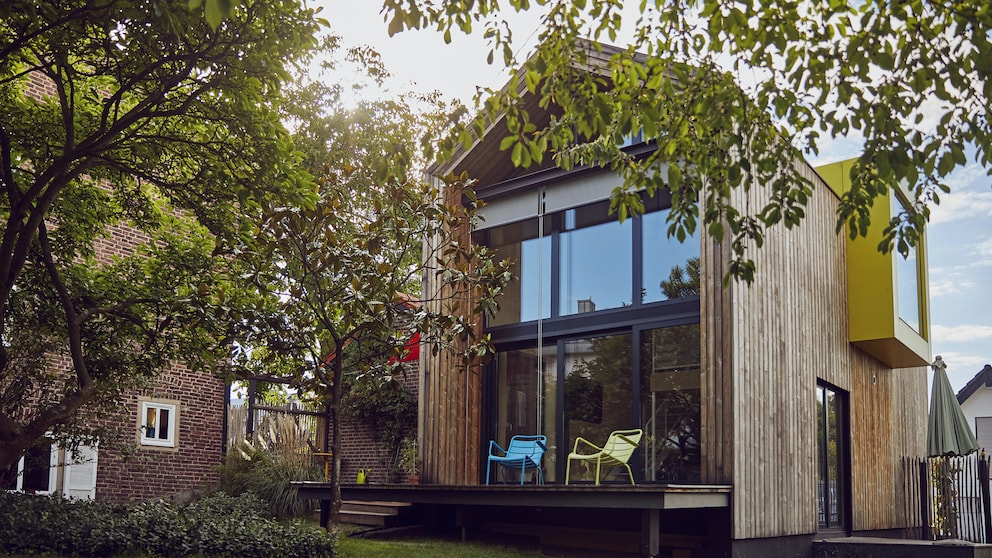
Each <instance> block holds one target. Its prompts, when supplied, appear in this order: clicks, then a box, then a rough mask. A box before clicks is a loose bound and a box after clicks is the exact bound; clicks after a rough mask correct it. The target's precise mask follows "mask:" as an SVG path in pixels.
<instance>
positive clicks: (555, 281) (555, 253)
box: [545, 214, 561, 318]
mask: <svg viewBox="0 0 992 558" xmlns="http://www.w3.org/2000/svg"><path fill="white" fill-rule="evenodd" d="M548 218H551V219H553V220H552V228H551V317H552V318H557V317H560V316H561V299H560V297H561V236H560V227H559V226H558V225H559V224H560V223H559V222H560V220H561V219H560V214H555V215H553V216H548V217H545V219H548Z"/></svg>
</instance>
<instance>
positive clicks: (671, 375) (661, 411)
mask: <svg viewBox="0 0 992 558" xmlns="http://www.w3.org/2000/svg"><path fill="white" fill-rule="evenodd" d="M699 347H700V339H699V324H690V325H684V326H676V327H666V328H660V329H652V330H647V331H644V332H642V333H641V366H640V368H641V424H642V428H643V429H644V439H643V440H642V442H641V445H642V447H643V448H644V480H648V481H668V482H672V481H699V480H700V438H701V426H700V376H699V373H700V358H699V355H700V349H699Z"/></svg>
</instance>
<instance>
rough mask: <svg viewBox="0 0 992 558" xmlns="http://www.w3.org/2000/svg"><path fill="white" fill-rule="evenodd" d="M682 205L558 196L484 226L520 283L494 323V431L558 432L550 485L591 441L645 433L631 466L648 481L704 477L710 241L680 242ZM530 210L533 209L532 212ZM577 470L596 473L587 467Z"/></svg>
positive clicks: (622, 478) (501, 438)
mask: <svg viewBox="0 0 992 558" xmlns="http://www.w3.org/2000/svg"><path fill="white" fill-rule="evenodd" d="M594 178H595V177H593V178H589V177H586V179H585V182H583V181H581V180H577V181H576V182H575V183H574V184H575V185H576V188H577V189H576V190H568V193H569V194H571V197H570V198H568V199H571V200H579V199H583V195H584V194H582V192H580V191H579V190H581V187H583V185H585V186H588V185H590V184H592V185H594V186H596V187H597V188H598V187H599V186H602V184H600V182H602V181H599V182H597V180H594ZM569 184H572V183H569ZM555 186H556V187H557V186H559V185H555ZM559 190H560V191H559ZM565 190H566V188H565V187H564V186H563V187H562V188H559V189H558V190H555V192H558V193H562V192H565ZM597 192H598V190H597ZM590 196H592V194H590ZM549 197H554V198H555V199H556V200H558V202H561V200H562V199H565V198H567V197H568V196H549ZM520 198H521V199H527V196H526V195H523V194H521V196H520ZM542 199H543V198H542ZM585 199H597V198H596V197H594V196H593V197H587V198H585ZM598 199H600V200H601V199H602V198H601V197H600V198H598ZM668 203H669V202H668V198H667V196H665V195H664V193H662V194H661V195H659V196H656V197H654V198H650V199H648V198H646V199H645V208H646V213H645V214H644V215H640V216H637V217H634V218H631V219H627V220H625V221H624V222H623V223H620V222H619V220H618V219H617V216H616V215H610V213H609V202H608V201H595V202H592V203H589V204H587V205H582V206H576V207H571V206H570V205H569V204H568V203H566V202H561V203H557V204H551V203H548V204H547V206H541V207H542V210H543V209H545V208H551V209H548V211H547V213H546V214H544V215H542V216H540V217H533V218H530V219H529V220H519V221H510V220H509V219H510V218H513V217H514V216H515V215H516V213H514V212H513V211H511V210H514V211H516V209H515V208H516V206H515V205H514V204H509V203H508V204H503V206H501V207H500V208H499V209H500V212H494V213H493V215H494V218H493V222H494V223H495V226H492V227H489V228H486V229H481V230H479V231H477V233H476V236H475V240H476V241H477V242H483V243H486V244H487V245H488V246H489V247H490V248H492V249H494V250H495V251H496V252H497V253H498V254H499V256H500V257H501V258H508V259H509V260H510V261H511V262H512V265H513V266H514V267H513V272H514V274H515V275H517V276H518V277H519V279H518V280H517V281H516V282H515V283H514V284H513V285H511V287H510V288H509V289H508V290H507V292H506V294H505V295H504V296H503V297H502V298H501V299H500V301H499V303H500V311H499V314H498V315H497V316H496V317H495V318H491V319H489V320H488V322H487V328H488V333H490V334H491V335H492V339H493V342H494V343H495V344H496V346H497V349H498V353H497V358H496V363H495V364H494V365H493V368H492V369H490V370H492V371H493V372H494V373H495V378H492V382H491V383H489V384H487V385H490V386H492V387H493V389H495V394H487V397H486V401H487V402H488V403H489V404H490V405H492V406H491V407H489V410H490V414H489V415H488V416H489V417H490V420H491V421H492V422H491V423H490V424H488V425H487V426H488V427H489V428H490V437H491V438H492V439H494V440H496V441H497V442H499V443H500V444H506V443H507V442H508V441H509V439H510V438H511V437H512V436H514V435H517V434H523V435H532V434H544V435H546V436H547V437H548V451H547V453H545V456H544V471H545V480H546V481H547V482H555V480H556V479H557V480H558V481H562V480H563V479H562V475H564V474H565V465H566V464H565V463H564V460H565V459H566V457H567V455H568V453H569V452H570V451H571V450H572V448H573V446H574V444H575V440H576V439H577V438H578V437H580V436H581V437H582V438H585V439H587V440H589V441H590V442H592V443H593V444H602V443H604V442H605V441H606V439H607V438H608V437H609V434H610V433H611V432H612V431H614V430H628V429H632V428H641V429H643V430H644V437H643V438H642V440H641V446H640V447H639V448H638V450H637V452H636V453H635V454H634V458H633V460H632V461H631V463H630V465H631V467H632V469H633V473H634V476H635V479H636V480H637V481H638V482H652V481H654V482H693V481H700V480H702V479H700V462H701V458H700V445H701V444H700V442H701V440H700V436H701V433H700V416H701V413H700V379H699V378H700V358H699V357H700V334H699V331H700V328H699V324H698V313H699V304H698V297H699V271H700V270H699V240H698V238H688V239H686V241H685V242H684V243H679V242H678V241H677V240H675V239H669V238H668V236H667V224H666V223H665V220H666V218H667V216H668V210H667V209H666V207H667V205H668ZM519 205H520V208H521V209H519V211H520V212H521V216H522V215H523V212H525V211H530V206H529V205H527V204H523V203H521V204H519ZM525 206H526V207H525ZM507 214H510V215H509V217H507ZM497 217H498V219H497ZM539 223H543V226H541V225H539ZM635 293H636V294H635ZM604 310H606V311H605V312H604ZM687 323H688V325H686V324H687ZM648 324H651V325H650V326H649V325H648ZM652 328H653V329H652ZM504 447H505V446H504ZM571 473H572V475H571V479H570V480H571V481H577V482H580V481H583V480H590V481H591V480H592V474H593V473H592V472H591V471H587V470H585V469H584V466H583V465H582V464H581V463H578V462H573V464H572V467H571ZM614 473H617V472H616V471H604V472H602V474H601V480H602V481H605V482H611V481H617V482H622V483H628V482H629V480H628V479H627V474H626V469H625V468H624V469H623V470H622V471H620V473H622V474H621V475H619V476H617V475H615V474H614Z"/></svg>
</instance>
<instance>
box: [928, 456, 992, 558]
mask: <svg viewBox="0 0 992 558" xmlns="http://www.w3.org/2000/svg"><path fill="white" fill-rule="evenodd" d="M918 463H919V479H920V480H919V501H920V516H921V517H922V518H923V533H922V538H923V539H926V540H941V539H963V540H967V541H972V542H977V543H986V542H988V541H989V538H990V535H992V512H990V509H989V508H990V502H989V499H990V498H989V458H988V456H986V455H984V453H982V454H978V453H973V454H971V455H967V456H964V457H929V458H927V459H922V460H919V462H918Z"/></svg>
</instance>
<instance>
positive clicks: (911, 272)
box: [891, 192, 923, 334]
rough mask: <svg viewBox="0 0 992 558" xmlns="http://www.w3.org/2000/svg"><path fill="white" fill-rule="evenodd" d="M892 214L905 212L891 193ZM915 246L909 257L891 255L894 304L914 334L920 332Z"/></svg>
mask: <svg viewBox="0 0 992 558" xmlns="http://www.w3.org/2000/svg"><path fill="white" fill-rule="evenodd" d="M891 199H892V214H893V215H897V214H898V213H900V212H902V211H905V210H906V207H905V204H904V203H903V202H902V200H901V199H900V198H899V195H898V194H897V193H896V192H892V197H891ZM917 254H918V250H917V246H913V247H911V248H910V249H909V255H908V256H907V257H905V258H904V257H902V254H899V253H895V254H893V259H894V260H895V262H896V270H895V272H896V303H897V311H898V313H899V319H901V320H902V321H903V322H904V323H905V324H906V325H908V326H909V327H911V328H913V331H915V332H916V333H920V334H922V333H923V332H922V331H921V330H920V300H921V296H920V262H919V260H918V258H917Z"/></svg>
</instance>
